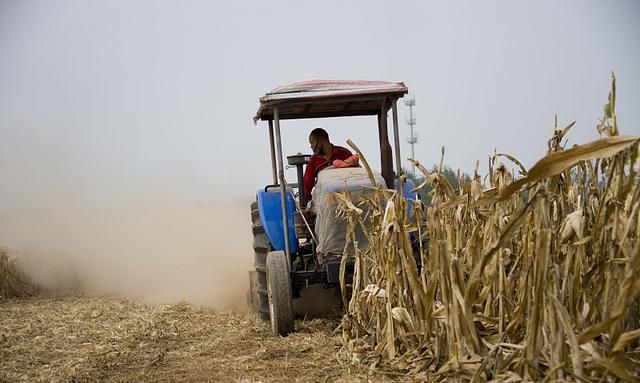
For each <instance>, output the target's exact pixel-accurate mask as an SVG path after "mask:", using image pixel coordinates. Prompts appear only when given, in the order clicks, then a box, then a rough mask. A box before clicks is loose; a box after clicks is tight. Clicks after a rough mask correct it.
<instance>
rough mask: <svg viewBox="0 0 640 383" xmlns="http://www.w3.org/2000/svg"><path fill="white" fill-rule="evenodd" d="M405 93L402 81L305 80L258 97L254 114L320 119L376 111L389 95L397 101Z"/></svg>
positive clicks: (264, 117) (255, 120) (282, 117)
mask: <svg viewBox="0 0 640 383" xmlns="http://www.w3.org/2000/svg"><path fill="white" fill-rule="evenodd" d="M407 92H408V89H407V87H406V86H405V85H404V83H402V82H392V81H363V80H304V81H298V82H294V83H292V84H289V85H283V86H280V87H278V88H276V89H274V90H272V91H271V92H269V93H267V94H266V95H265V96H264V97H261V98H260V108H259V109H258V112H257V113H256V116H255V117H254V119H253V120H254V122H257V121H258V120H271V119H273V108H274V107H277V108H278V114H279V117H280V119H292V118H321V117H338V116H357V115H371V114H378V113H379V112H380V110H381V108H382V106H383V105H384V101H385V100H386V99H387V98H389V99H391V100H396V99H398V98H400V97H402V96H404V95H405V94H406V93H407Z"/></svg>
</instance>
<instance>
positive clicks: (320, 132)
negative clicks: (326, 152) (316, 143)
mask: <svg viewBox="0 0 640 383" xmlns="http://www.w3.org/2000/svg"><path fill="white" fill-rule="evenodd" d="M309 136H314V137H316V138H324V139H325V140H327V141H329V133H327V131H326V130H324V129H322V128H315V129H313V130H312V131H311V133H309Z"/></svg>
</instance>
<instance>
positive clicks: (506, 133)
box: [0, 0, 640, 207]
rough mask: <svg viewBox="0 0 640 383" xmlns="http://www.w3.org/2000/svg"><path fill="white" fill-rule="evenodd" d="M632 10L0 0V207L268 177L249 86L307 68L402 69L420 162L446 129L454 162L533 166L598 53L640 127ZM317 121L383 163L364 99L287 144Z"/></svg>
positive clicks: (578, 110)
mask: <svg viewBox="0 0 640 383" xmlns="http://www.w3.org/2000/svg"><path fill="white" fill-rule="evenodd" d="M639 20H640V2H638V1H616V2H605V1H584V0H580V1H438V2H435V1H406V2H386V1H357V2H355V1H354V2H344V1H266V2H264V1H261V2H258V1H256V2H246V1H236V2H214V1H80V0H78V1H44V0H43V1H17V0H16V1H8V0H0V180H2V187H1V188H0V204H1V205H0V207H2V206H3V207H16V206H31V205H34V204H38V203H40V202H41V201H42V200H43V198H45V196H46V197H47V198H55V199H59V200H63V201H74V202H83V201H84V202H87V201H88V202H97V201H102V202H104V201H105V200H109V199H110V198H116V197H117V198H124V199H127V198H133V199H135V198H141V199H144V198H145V196H149V195H150V194H157V193H167V194H171V195H173V196H179V198H180V199H185V200H204V201H207V200H211V199H214V198H216V197H215V195H223V196H227V197H230V196H250V195H252V194H253V193H254V192H255V190H256V189H258V188H260V187H262V186H264V185H265V184H267V183H270V182H271V173H270V162H269V154H268V139H267V134H266V132H267V130H266V129H265V128H266V124H265V123H259V124H258V126H257V127H256V126H254V125H253V123H252V120H251V119H252V117H253V115H254V113H255V111H256V109H257V106H258V97H260V96H262V95H264V93H265V92H267V91H269V90H271V89H273V88H275V87H276V86H279V85H281V84H285V83H289V82H293V81H296V80H301V79H309V78H340V79H376V80H378V79H379V80H401V81H404V82H405V83H406V84H407V85H408V87H409V89H410V92H411V93H413V94H414V95H415V98H416V102H417V105H416V108H415V114H416V118H417V131H418V133H419V135H420V136H419V137H420V138H419V142H418V144H417V146H416V157H417V159H418V160H420V161H421V162H424V163H426V164H427V165H430V164H434V163H437V162H438V160H439V156H440V147H441V146H442V145H445V146H446V150H447V155H446V162H447V163H448V164H450V165H452V166H453V167H459V168H462V169H463V170H465V171H471V170H472V169H473V166H474V164H475V161H476V160H481V162H482V164H483V165H484V164H485V163H486V160H487V157H488V155H489V154H490V153H491V152H492V151H493V150H494V149H497V150H498V151H506V152H509V153H511V154H513V155H515V156H516V157H518V158H520V159H521V160H522V161H523V162H524V163H525V165H526V166H531V165H532V164H533V163H534V161H535V160H536V159H538V158H539V157H540V156H542V155H543V154H544V151H545V148H546V141H547V139H548V137H549V136H550V134H551V129H552V123H553V115H554V113H558V116H559V121H560V124H562V125H565V124H567V123H569V122H570V121H573V120H577V125H576V127H575V128H574V130H573V132H572V133H571V134H570V136H569V141H570V144H573V143H581V142H586V141H589V140H592V139H595V138H597V133H596V131H595V129H594V127H595V124H596V122H597V119H598V118H599V117H601V115H602V106H603V104H604V103H605V102H606V96H607V92H608V89H609V82H610V73H611V71H615V72H616V74H617V78H618V91H619V92H618V100H619V103H618V114H619V116H620V117H619V122H620V125H621V129H622V132H623V133H627V134H640V73H639V70H638V68H640V22H638V21H639ZM406 115H408V110H407V108H406V107H405V106H404V105H401V107H400V121H401V137H402V140H403V154H402V157H403V158H407V157H408V155H409V153H410V151H409V149H408V147H407V145H406V144H404V140H405V138H406V137H407V135H408V128H407V126H406V125H405V124H404V123H403V122H404V118H405V116H406ZM314 126H323V127H325V128H327V130H328V131H329V132H330V134H331V136H332V138H333V141H334V143H337V144H341V145H345V140H346V139H347V138H352V139H354V141H355V142H356V143H358V144H359V145H360V146H361V147H362V148H363V149H364V151H365V155H368V156H370V157H371V158H372V159H374V160H372V161H371V162H374V163H375V164H376V167H378V168H379V162H378V161H379V160H378V155H377V133H376V130H375V129H376V128H375V118H374V117H370V118H357V119H352V120H349V119H339V120H330V119H329V120H315V121H302V122H288V121H286V122H284V123H283V124H282V129H283V136H284V147H285V152H286V153H285V154H291V153H294V152H298V151H303V150H304V151H308V143H307V134H308V132H309V130H310V129H311V128H312V127H314ZM288 174H289V175H290V176H291V178H292V180H293V177H294V174H295V173H294V172H293V171H289V172H288ZM132 196H136V197H135V198H134V197H132Z"/></svg>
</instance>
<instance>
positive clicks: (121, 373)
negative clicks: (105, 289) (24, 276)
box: [0, 296, 406, 382]
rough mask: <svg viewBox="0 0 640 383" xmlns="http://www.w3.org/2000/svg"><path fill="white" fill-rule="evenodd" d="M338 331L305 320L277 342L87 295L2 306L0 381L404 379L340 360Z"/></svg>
mask: <svg viewBox="0 0 640 383" xmlns="http://www.w3.org/2000/svg"><path fill="white" fill-rule="evenodd" d="M339 324H340V320H339V317H338V316H336V315H333V316H332V317H329V318H322V319H318V318H316V319H311V320H304V319H299V320H296V332H295V333H294V334H292V335H290V336H288V337H286V338H278V337H274V336H273V335H272V334H271V330H270V327H269V324H268V322H263V321H261V320H259V319H257V318H256V317H255V316H254V315H252V314H246V313H233V312H225V311H215V310H212V309H206V308H198V307H193V306H191V305H189V304H187V303H180V304H176V305H146V304H143V303H140V302H137V301H135V300H130V299H124V298H118V297H86V296H62V297H60V296H49V297H47V296H40V297H31V298H21V299H9V300H0V381H1V382H14V381H25V382H33V381H47V382H49V381H59V382H88V381H118V382H125V381H127V382H129V381H154V382H156V381H159V382H172V381H188V382H207V381H210V382H292V381H293V382H385V381H393V380H396V379H398V377H397V376H396V377H394V376H389V375H383V374H381V373H379V372H372V371H369V370H367V369H364V368H362V367H357V366H353V365H350V364H348V363H345V362H344V361H340V360H339V359H338V357H337V352H338V350H339V349H340V345H341V342H340V336H341V332H340V331H339V330H338V331H335V329H336V328H337V327H338V326H339ZM405 378H406V377H405ZM401 379H402V378H401ZM402 381H406V379H402Z"/></svg>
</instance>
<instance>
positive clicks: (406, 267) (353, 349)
mask: <svg viewBox="0 0 640 383" xmlns="http://www.w3.org/2000/svg"><path fill="white" fill-rule="evenodd" d="M556 125H557V124H556ZM572 126H573V124H571V125H569V126H567V127H566V128H563V129H559V128H558V127H557V126H556V127H555V128H554V132H553V136H552V138H551V139H550V140H549V142H548V153H547V155H546V156H545V157H543V158H542V159H541V160H539V161H538V162H537V163H536V164H535V165H534V166H533V167H532V168H530V169H529V170H528V171H527V170H526V169H525V168H524V166H522V164H521V163H520V162H519V161H518V160H517V159H516V158H514V157H513V156H511V155H508V154H504V153H496V154H494V155H493V156H492V157H490V161H489V171H488V174H487V175H486V177H485V178H483V177H481V175H480V174H479V171H478V170H476V172H475V176H474V177H473V179H472V180H470V181H469V182H466V184H462V183H461V185H464V186H463V187H461V188H460V189H457V190H454V189H453V188H452V187H451V186H450V184H449V183H448V182H447V180H446V178H444V177H443V176H442V175H441V174H440V173H439V172H438V171H435V172H429V171H427V170H426V169H425V168H424V167H423V166H422V165H420V164H419V163H417V162H415V164H416V166H417V167H418V168H419V169H420V170H421V172H422V173H423V174H424V176H425V181H424V182H423V183H422V184H421V185H419V186H418V188H421V187H424V186H426V185H432V186H433V190H432V192H431V197H432V202H431V204H430V205H429V206H426V205H424V204H422V203H420V202H419V201H418V202H415V201H412V202H411V203H410V202H409V201H408V200H406V199H404V198H403V197H402V193H396V192H394V191H392V190H386V189H384V188H376V195H375V197H372V198H369V199H364V200H360V201H351V200H350V199H349V195H348V194H343V195H341V197H340V198H341V200H342V203H341V207H340V214H341V215H343V216H344V217H345V218H346V219H347V220H348V222H349V225H350V232H352V233H353V232H354V231H355V230H356V229H357V230H363V231H364V232H365V233H366V235H367V238H368V241H369V246H368V247H367V249H366V250H364V251H360V252H357V253H356V255H355V270H354V278H353V284H352V285H351V286H350V288H351V294H350V296H348V295H347V294H346V292H345V291H346V287H347V286H344V281H343V286H342V287H343V289H342V290H343V292H345V293H343V299H344V301H345V305H346V307H347V310H346V314H345V316H344V318H343V321H342V338H343V342H342V343H343V346H342V349H341V351H340V352H339V354H340V355H341V356H342V357H343V358H347V359H348V360H349V361H350V362H352V363H356V364H366V365H369V366H371V367H372V368H377V369H383V370H384V369H387V370H389V371H398V370H399V371H402V372H404V373H409V374H415V375H416V376H422V377H423V379H424V380H429V381H474V382H478V381H492V380H493V381H512V382H516V381H558V380H560V381H562V380H565V381H634V380H635V381H638V380H639V379H640V345H639V339H640V304H639V302H640V299H639V298H638V293H639V292H640V278H638V277H637V276H638V275H640V241H639V240H638V234H639V233H640V220H639V219H638V216H639V209H640V186H639V177H638V143H639V140H640V137H637V136H622V135H620V134H619V130H618V125H617V120H616V114H615V77H613V78H612V88H611V92H610V94H609V97H608V103H607V105H606V106H605V110H604V117H603V119H602V120H601V121H600V123H599V125H598V127H597V129H598V131H599V133H600V134H601V138H600V139H599V140H597V141H593V142H590V143H587V144H583V145H576V146H573V147H571V148H565V147H564V146H563V144H562V143H563V140H564V138H565V136H566V134H567V133H568V132H569V131H570V129H571V128H572ZM353 146H354V149H357V148H355V145H353ZM500 161H508V163H511V164H513V166H514V167H515V168H517V169H518V172H519V174H516V173H515V171H510V170H509V169H508V166H507V165H505V164H503V163H501V162H500ZM365 166H366V161H365ZM441 166H442V162H441ZM410 204H411V205H412V209H410V208H409V205H410ZM363 205H367V207H368V209H366V210H367V211H368V214H367V216H362V214H361V212H362V210H361V208H362V207H363ZM409 211H410V213H409ZM352 241H355V236H352ZM355 248H356V249H357V246H355ZM343 263H346V256H344V257H343Z"/></svg>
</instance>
